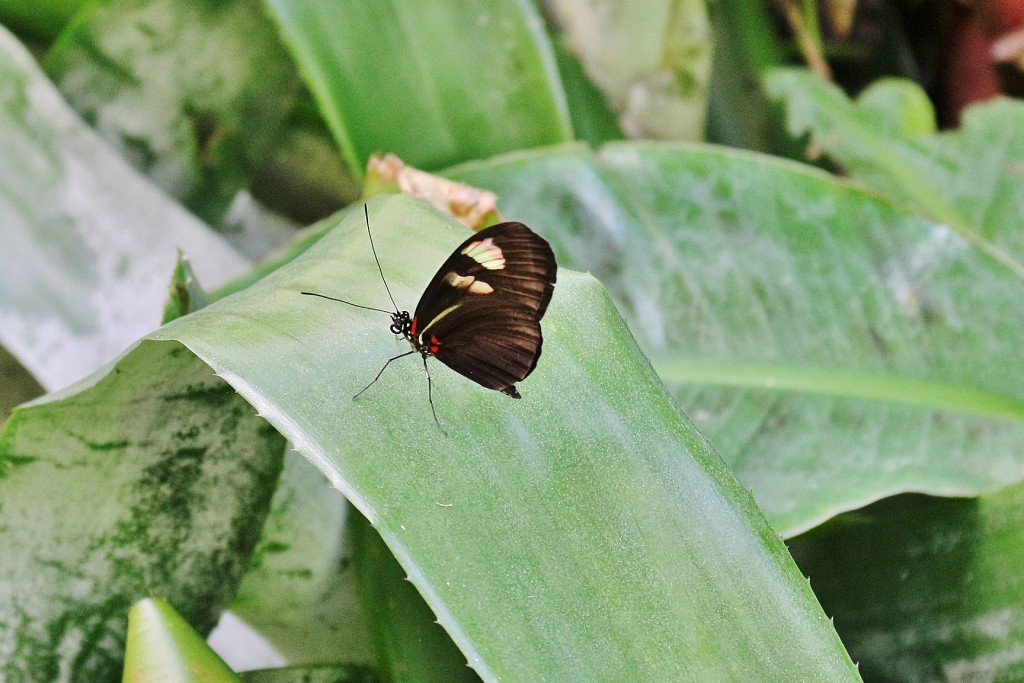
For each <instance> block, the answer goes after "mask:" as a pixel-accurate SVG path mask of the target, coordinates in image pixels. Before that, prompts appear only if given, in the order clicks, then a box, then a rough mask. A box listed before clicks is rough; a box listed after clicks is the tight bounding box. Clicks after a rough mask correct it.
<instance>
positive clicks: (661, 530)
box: [152, 198, 856, 680]
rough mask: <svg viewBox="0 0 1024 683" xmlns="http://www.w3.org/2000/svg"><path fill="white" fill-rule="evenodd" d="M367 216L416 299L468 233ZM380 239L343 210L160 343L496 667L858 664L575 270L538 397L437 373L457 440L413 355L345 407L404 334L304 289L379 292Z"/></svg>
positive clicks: (550, 334) (391, 271)
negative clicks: (336, 221)
mask: <svg viewBox="0 0 1024 683" xmlns="http://www.w3.org/2000/svg"><path fill="white" fill-rule="evenodd" d="M370 216H371V221H372V223H373V226H374V238H375V241H376V244H377V249H378V253H379V254H381V255H382V264H383V266H384V271H385V273H386V274H387V275H388V277H389V283H390V284H391V288H392V291H393V292H394V293H395V296H396V298H397V299H398V300H399V301H401V302H406V301H408V302H410V303H413V302H414V300H415V297H416V295H417V293H418V290H419V288H420V287H422V286H423V283H425V282H426V281H428V280H429V278H430V275H431V274H432V272H431V271H432V267H433V265H432V264H437V263H441V262H442V261H443V260H444V258H445V257H446V256H447V250H448V249H450V248H451V245H453V244H457V243H458V242H459V241H461V239H462V238H463V237H462V236H464V233H463V232H461V231H460V230H459V229H456V228H454V227H453V226H452V223H450V222H447V221H445V220H442V219H441V218H440V217H439V216H438V215H437V214H436V213H434V212H433V211H432V210H430V209H428V208H426V207H424V206H423V205H422V204H420V203H418V202H415V201H413V200H411V199H408V198H397V199H389V200H384V201H375V202H372V203H371V205H370ZM442 242H443V244H444V245H448V246H443V245H442V244H441V243H442ZM410 245H415V247H414V248H411V247H410ZM368 246H369V245H368V244H367V242H366V240H365V226H364V225H363V222H362V220H361V217H359V216H357V215H350V217H349V218H348V219H347V220H346V221H344V222H343V223H342V224H341V226H340V227H339V228H338V229H336V230H334V231H333V232H331V233H330V234H328V235H327V236H325V237H324V238H323V239H322V240H321V241H320V242H318V243H317V244H316V245H314V246H313V247H312V248H310V249H309V250H308V251H307V252H306V253H305V254H303V255H302V256H301V257H299V258H298V259H296V260H295V261H294V262H292V263H291V264H289V265H288V266H285V267H284V268H282V269H281V270H279V271H277V272H275V273H273V274H272V275H270V276H268V277H267V278H265V279H264V280H262V281H261V282H259V283H257V284H256V285H254V286H252V287H250V288H249V289H247V290H245V291H242V292H239V293H238V294H236V295H233V296H232V297H230V298H227V299H224V300H221V301H220V302H217V303H215V304H213V305H211V306H209V307H207V308H205V309H203V310H202V311H199V312H197V313H195V314H193V315H191V316H188V317H185V318H181V319H179V320H177V321H175V322H173V323H171V324H170V325H169V326H167V327H165V328H163V329H162V330H161V331H160V332H159V333H157V334H155V335H153V337H152V338H153V339H157V338H165V339H178V340H180V341H182V342H183V343H185V344H187V345H188V346H189V348H191V349H192V350H193V351H194V352H195V353H196V354H197V355H199V356H200V357H201V358H203V359H204V360H205V361H206V362H208V363H209V364H210V365H211V366H213V367H214V368H215V370H216V371H217V372H218V374H220V375H221V376H223V377H225V378H226V379H228V381H229V382H231V383H232V384H233V386H235V387H236V388H237V389H238V391H239V392H240V393H242V394H243V395H244V396H246V397H247V398H248V399H249V400H250V401H251V402H252V403H253V404H254V405H256V406H257V407H258V409H259V411H260V413H261V414H262V415H264V416H266V417H267V419H268V420H270V421H271V422H272V423H273V424H275V425H276V426H277V427H278V428H279V429H280V430H281V431H282V433H283V434H284V435H286V436H287V437H288V438H289V439H290V440H292V441H293V443H295V444H296V447H297V448H298V449H299V450H300V452H302V453H304V454H305V455H306V456H307V457H309V458H310V459H311V460H312V461H313V462H314V463H316V464H317V465H318V466H319V467H320V468H321V469H322V470H323V471H324V472H325V474H327V476H328V477H329V478H330V479H331V481H332V482H334V484H335V485H336V486H338V487H339V488H340V489H341V490H342V491H343V492H344V493H345V494H346V496H347V497H348V498H349V500H351V501H352V502H353V503H354V504H355V505H356V506H357V507H358V508H359V509H360V510H361V511H362V512H363V513H364V514H365V515H366V516H367V517H368V518H369V520H370V521H371V523H373V524H374V526H375V527H376V528H377V530H378V531H379V532H380V534H381V536H382V537H383V538H384V540H385V542H386V543H387V544H388V546H389V547H390V548H391V550H392V552H394V553H395V555H396V557H397V558H398V560H399V562H400V563H401V564H402V566H403V567H404V569H405V571H406V572H407V573H408V574H409V577H410V580H411V581H412V582H413V584H414V585H415V586H416V587H417V588H418V589H419V591H420V593H421V594H423V595H424V597H425V598H426V600H427V603H428V604H429V605H430V606H431V608H432V609H433V610H434V612H435V614H436V615H437V616H438V620H439V621H440V623H441V624H442V625H443V626H444V627H445V628H446V629H447V630H448V632H449V634H451V636H452V637H453V639H454V640H455V642H456V644H457V645H458V646H459V647H460V649H461V650H462V651H463V653H464V654H465V655H466V656H467V657H468V659H469V662H470V665H471V666H473V667H474V668H475V669H476V670H477V671H478V672H480V674H481V675H482V676H483V677H484V678H487V679H491V678H509V679H518V680H537V679H540V678H552V679H566V678H579V677H583V678H591V679H594V678H603V679H610V680H642V679H660V680H707V679H709V678H720V677H722V676H723V675H726V676H731V677H734V678H736V679H747V680H749V679H757V680H771V679H777V680H791V679H793V678H794V677H795V678H798V679H805V680H806V679H819V680H820V679H828V680H843V679H854V678H856V675H855V673H854V669H853V667H852V665H851V664H850V662H849V660H848V659H847V658H846V656H845V654H844V652H843V651H842V648H841V646H840V645H839V643H838V641H837V640H836V639H835V636H834V633H833V632H832V630H831V628H830V626H829V624H828V622H827V620H826V619H825V618H824V616H823V615H822V614H821V612H820V611H819V609H818V607H817V605H816V603H815V601H814V598H813V596H812V595H811V594H810V592H809V591H808V590H807V587H806V582H805V581H804V580H803V578H802V577H801V576H800V575H799V573H798V572H796V571H795V567H794V566H793V565H792V564H791V562H790V560H789V557H788V554H787V553H786V551H785V549H784V548H783V547H782V545H781V544H780V543H779V541H778V539H777V537H776V536H775V534H774V532H773V531H772V530H771V529H770V528H769V527H768V526H767V525H766V524H765V523H764V521H763V519H762V518H761V517H760V514H759V512H758V511H757V509H756V507H755V506H754V505H753V503H752V500H751V499H750V497H749V495H748V494H747V492H746V491H745V490H744V489H743V488H742V487H740V486H738V485H737V484H736V482H735V480H734V479H733V478H732V476H731V475H730V474H729V473H728V471H727V470H725V468H724V467H723V465H722V463H721V461H720V460H719V459H718V458H717V456H716V455H715V454H714V453H713V452H712V451H711V449H710V447H709V446H708V445H707V443H706V442H705V441H704V440H703V439H702V438H701V437H700V436H699V435H698V434H697V433H696V431H694V430H693V428H692V427H691V426H690V425H689V424H688V423H687V422H686V421H685V420H683V419H682V418H681V417H680V416H679V414H678V412H677V411H676V408H675V406H674V404H673V403H672V401H671V400H670V399H669V397H668V396H667V395H666V394H665V393H664V389H663V388H662V387H661V386H660V384H659V382H658V380H657V378H656V376H655V375H654V374H653V372H652V371H651V370H650V367H649V366H648V365H647V364H646V362H645V361H644V359H643V357H642V356H641V355H640V354H639V352H638V351H637V349H636V347H635V346H634V345H633V344H632V342H631V340H630V339H629V336H628V333H627V332H626V330H625V327H624V326H623V325H622V323H621V320H619V318H618V316H617V313H616V312H615V309H614V307H613V306H612V305H611V303H610V301H609V300H608V299H607V298H606V297H605V296H604V295H603V293H602V292H601V290H600V288H599V287H598V286H597V285H596V283H595V282H594V281H593V280H592V279H591V278H589V277H586V276H582V275H578V274H574V273H572V272H570V271H562V273H560V276H559V284H558V288H557V291H556V294H555V297H554V299H553V301H552V304H551V308H550V309H549V312H548V314H547V317H546V318H545V320H544V331H545V339H546V340H545V346H544V355H543V357H542V359H541V363H540V365H539V366H538V369H537V371H536V372H535V373H534V374H533V375H532V376H531V377H530V378H529V380H528V381H526V382H524V383H523V384H522V386H521V387H520V389H521V391H522V393H523V396H524V398H523V400H522V401H512V400H511V399H509V398H508V397H505V396H502V395H500V394H498V393H496V392H487V391H486V390H484V389H482V388H480V387H477V386H476V385H475V384H473V383H471V382H469V381H468V380H466V379H465V378H462V377H460V376H458V375H456V374H455V373H452V372H447V371H445V369H444V368H440V367H438V366H436V365H435V366H434V371H433V376H434V378H435V384H434V397H435V399H434V400H435V403H436V405H437V409H438V413H439V415H440V416H441V419H442V420H443V421H444V422H445V424H446V425H447V426H448V429H449V433H450V436H449V437H445V436H444V435H443V434H442V433H441V432H440V431H439V430H437V428H436V427H435V426H434V425H433V422H432V419H431V417H430V409H429V406H428V405H427V403H426V397H425V395H424V394H425V386H424V382H423V375H422V367H421V366H420V364H419V363H418V361H416V360H415V359H413V360H412V362H409V363H406V364H404V365H402V364H396V366H395V367H392V368H389V369H388V372H387V373H386V374H385V376H384V377H383V378H382V379H381V381H380V382H379V383H378V385H376V386H374V387H373V388H372V389H371V390H370V391H369V392H367V394H365V395H364V396H363V397H361V398H360V399H359V400H358V401H352V398H351V397H352V394H353V393H354V391H355V390H356V389H358V388H360V387H362V386H363V385H364V384H365V383H366V381H367V380H368V378H372V376H373V374H374V373H375V372H376V371H377V369H378V368H379V367H380V365H381V363H382V362H383V360H384V359H385V358H387V357H388V356H390V355H395V352H396V350H400V349H401V346H400V345H398V344H396V343H395V342H394V341H393V340H392V337H391V335H390V334H389V333H388V332H387V324H388V320H387V318H385V317H384V316H382V315H381V314H374V313H373V312H366V311H361V310H358V309H354V308H350V307H346V306H344V305H342V304H333V303H331V302H323V301H321V300H319V299H314V298H313V297H303V296H301V295H300V294H299V292H300V291H303V290H318V291H323V292H324V293H326V294H332V295H339V296H346V297H348V298H350V299H354V300H357V301H358V302H359V303H363V304H369V305H372V304H374V303H378V304H379V303H381V302H380V301H379V300H380V299H381V298H383V297H384V292H383V288H382V287H381V286H380V285H379V284H378V281H377V277H378V276H377V274H376V266H375V264H374V263H373V260H372V257H371V254H370V252H369V249H368ZM595 329H600V330H601V334H597V335H595V334H594V333H593V332H594V330H595ZM282 359H286V362H282ZM566 387H570V390H568V391H567V389H566Z"/></svg>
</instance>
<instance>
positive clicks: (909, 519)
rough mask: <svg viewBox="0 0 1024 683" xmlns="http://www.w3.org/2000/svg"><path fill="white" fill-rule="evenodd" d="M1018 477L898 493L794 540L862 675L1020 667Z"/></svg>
mask: <svg viewBox="0 0 1024 683" xmlns="http://www.w3.org/2000/svg"><path fill="white" fill-rule="evenodd" d="M1022 506H1024V486H1021V485H1017V486H1010V487H1007V488H1005V489H1003V490H1000V491H997V492H995V493H991V494H986V495H984V496H981V497H979V498H975V499H954V500H942V499H936V498H928V497H925V496H901V497H898V498H895V499H892V500H888V501H882V502H880V503H878V504H876V505H873V506H870V507H868V508H866V509H864V510H859V511H856V512H851V513H848V514H846V515H842V516H840V517H838V518H836V519H835V520H834V521H833V522H831V523H829V524H828V525H825V526H824V527H822V528H821V529H816V530H814V531H813V532H811V533H809V534H806V535H804V536H801V537H799V538H796V539H794V540H793V542H792V546H791V547H792V549H793V553H794V556H795V557H796V558H797V560H798V561H799V563H800V566H801V568H802V569H803V570H804V571H806V572H807V573H808V575H809V576H810V578H811V586H812V587H813V588H814V590H815V593H816V594H817V595H818V596H819V597H820V598H821V600H822V604H823V605H824V607H825V609H826V611H827V612H828V614H830V615H832V616H833V617H834V619H835V624H836V628H837V629H838V630H839V633H840V634H841V635H842V637H843V642H845V643H846V644H847V646H848V647H849V648H850V652H851V654H852V656H853V657H854V658H855V659H857V660H858V661H859V662H860V668H861V671H863V672H864V673H865V677H866V678H869V679H872V680H901V681H911V682H915V681H920V682H922V683H924V682H925V681H935V680H961V681H968V680H971V681H980V680H985V681H1017V680H1021V678H1022V676H1024V607H1022V605H1024V582H1022V581H1021V566H1022V565H1024V551H1022V549H1024V524H1021V513H1020V511H1021V509H1022Z"/></svg>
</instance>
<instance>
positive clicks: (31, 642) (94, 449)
mask: <svg viewBox="0 0 1024 683" xmlns="http://www.w3.org/2000/svg"><path fill="white" fill-rule="evenodd" d="M184 319H185V318H182V319H181V320H184ZM283 445H284V444H283V441H282V439H281V437H280V436H279V435H278V434H277V433H276V432H275V431H274V430H273V429H270V427H269V426H268V425H267V424H266V423H265V422H264V421H262V420H260V419H258V418H257V417H256V416H255V415H254V414H253V411H252V408H251V407H250V406H249V405H247V404H246V403H245V401H243V400H242V399H241V398H240V397H239V396H238V395H237V394H235V392H234V391H232V389H231V387H229V386H228V385H226V384H225V383H224V382H223V381H221V380H219V379H218V378H216V377H214V376H213V375H212V374H211V373H210V369H209V367H207V366H206V365H204V364H203V363H202V362H200V361H199V360H198V359H196V358H195V356H193V355H192V354H191V353H188V351H187V350H186V349H184V348H182V347H181V345H179V344H175V343H167V342H160V343H157V342H147V343H144V344H142V345H140V346H138V347H136V348H135V350H134V351H132V352H131V353H129V355H128V356H126V357H125V358H123V359H122V360H121V361H120V362H119V363H118V364H117V365H116V366H113V367H110V368H107V369H106V370H105V371H104V372H102V373H100V374H98V375H95V376H93V377H92V378H90V379H89V381H86V382H82V383H80V384H79V385H76V386H74V387H71V388H69V389H67V390H65V391H63V392H60V393H57V394H51V395H49V396H47V397H45V398H43V399H40V400H39V401H36V402H34V403H31V404H28V405H25V406H22V407H20V408H18V409H16V410H15V411H14V413H13V414H12V415H11V418H10V419H9V420H8V421H7V423H6V424H5V425H4V429H3V432H2V433H0V501H2V506H3V507H2V512H3V516H2V518H0V519H2V523H0V546H2V547H3V548H4V553H3V561H2V562H0V678H2V679H3V680H26V681H50V680H58V679H60V680H70V681H90V682H92V681H105V680H112V679H115V678H116V675H117V674H118V672H119V671H120V660H121V657H122V654H123V653H122V650H123V647H124V637H125V636H124V634H125V624H126V620H127V616H128V608H129V607H130V606H131V604H132V603H133V602H135V601H136V600H139V599H141V598H144V597H147V596H151V595H159V596H162V597H166V598H168V599H169V600H171V601H172V602H173V603H174V605H175V606H176V607H177V608H178V609H179V610H180V611H181V612H182V614H184V615H186V617H187V618H188V619H189V621H190V622H191V623H192V625H193V627H195V628H196V629H197V630H199V631H202V632H205V631H208V630H209V629H210V628H211V627H212V626H213V624H214V623H215V622H216V620H217V618H218V616H219V613H220V610H221V609H223V607H224V605H225V604H226V603H227V601H228V600H230V599H231V597H232V595H233V594H234V591H235V589H236V587H237V585H238V581H239V579H240V577H241V574H242V571H243V569H244V568H245V566H246V564H247V562H248V560H249V557H250V554H251V552H252V548H253V546H254V545H255V543H256V540H257V538H258V536H259V532H260V527H261V526H262V523H263V518H264V516H265V515H266V511H267V507H268V505H269V502H270V496H271V493H272V492H273V490H274V485H275V483H276V480H277V474H278V471H279V470H280V463H281V454H282V452H283Z"/></svg>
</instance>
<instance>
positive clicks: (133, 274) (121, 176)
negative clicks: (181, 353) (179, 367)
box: [0, 29, 246, 389]
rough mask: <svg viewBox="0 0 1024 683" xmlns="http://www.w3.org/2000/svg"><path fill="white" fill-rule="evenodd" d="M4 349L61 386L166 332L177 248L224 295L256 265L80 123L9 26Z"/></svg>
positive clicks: (1, 303)
mask: <svg viewBox="0 0 1024 683" xmlns="http://www.w3.org/2000/svg"><path fill="white" fill-rule="evenodd" d="M0 80H2V81H3V82H4V83H5V84H6V85H5V89H4V91H3V95H2V106H0V158H2V159H3V160H4V163H3V164H2V165H0V243H2V244H3V256H4V267H3V268H0V342H2V343H3V344H4V346H6V347H7V348H8V349H9V350H10V351H11V353H12V354H13V355H15V356H16V357H17V358H18V359H19V360H20V361H21V362H22V364H23V365H25V367H26V368H27V369H28V370H30V371H31V372H32V373H33V374H34V375H35V376H36V378H37V379H38V380H39V382H40V384H42V385H43V386H45V387H48V388H50V389H55V388H58V387H62V386H64V385H66V384H67V383H68V382H71V381H73V380H76V379H78V378H80V377H82V376H83V375H85V374H87V373H89V372H91V371H92V370H93V369H95V368H96V367H98V366H100V365H102V364H103V363H106V362H108V361H110V360H111V359H112V358H114V357H115V356H116V355H117V354H118V353H120V352H121V351H122V350H123V349H124V348H125V347H127V346H128V345H129V344H131V343H132V342H134V341H135V340H136V339H138V338H139V337H140V336H141V335H143V334H145V333H146V332H149V331H150V330H152V329H154V328H155V327H156V326H157V325H158V324H159V323H160V311H161V307H162V304H163V302H164V299H165V297H166V293H167V278H168V277H169V276H170V274H171V271H172V270H173V268H174V264H175V259H176V253H177V249H178V248H179V247H180V248H181V249H184V250H185V251H186V252H187V253H189V254H190V255H191V256H192V257H193V266H194V268H195V270H196V273H197V274H198V276H199V277H200V278H201V279H202V281H203V282H204V283H205V284H207V285H208V286H217V285H219V284H220V283H222V282H224V281H225V280H226V279H227V278H228V277H230V276H233V275H235V274H237V273H238V272H239V271H241V269H242V268H243V267H244V266H245V263H246V262H245V259H243V258H242V257H241V256H239V255H238V254H237V253H236V252H235V251H234V250H233V249H231V248H230V247H228V246H227V245H226V244H224V243H223V241H222V240H220V239H219V238H218V237H217V236H216V235H212V234H210V232H209V230H208V229H207V228H206V226H204V225H203V224H202V223H200V222H199V221H198V220H196V219H195V217H193V216H192V215H190V214H188V213H187V212H185V211H184V210H182V208H181V207H180V206H179V205H178V204H176V203H174V202H172V201H171V200H169V199H168V198H167V197H166V196H164V195H163V194H162V193H160V192H159V191H158V190H156V189H155V188H154V187H152V186H151V185H150V184H149V183H148V182H146V181H145V180H144V179H143V178H142V177H141V176H139V175H138V174H137V173H136V172H135V170H134V169H132V168H131V167H129V166H128V164H127V163H125V162H124V160H123V159H121V158H120V157H119V156H117V155H116V154H115V153H114V152H112V151H111V150H109V149H108V148H107V147H106V146H105V145H104V143H103V142H102V141H101V140H100V139H99V138H98V137H97V136H96V134H95V133H93V132H92V131H91V130H90V129H89V128H88V127H87V126H86V125H85V124H84V123H82V122H81V121H80V120H78V118H77V117H75V115H74V114H73V113H72V112H71V110H70V109H69V108H68V106H67V105H66V104H65V103H64V101H63V100H62V99H61V98H60V95H59V94H58V93H57V92H56V90H55V89H54V88H53V86H52V85H51V84H50V83H49V82H48V81H47V80H46V78H45V77H44V76H43V75H42V73H40V71H39V69H38V67H37V66H36V65H35V64H34V63H33V62H32V59H31V57H30V56H29V55H28V53H27V52H25V50H24V48H23V47H22V46H21V45H19V44H18V43H17V41H16V40H15V39H14V38H13V37H12V36H11V35H10V34H9V33H7V32H6V31H4V30H3V29H0Z"/></svg>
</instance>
